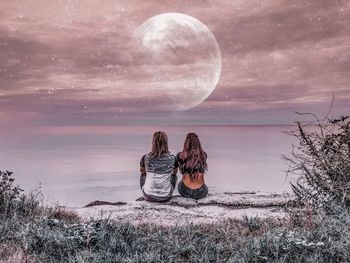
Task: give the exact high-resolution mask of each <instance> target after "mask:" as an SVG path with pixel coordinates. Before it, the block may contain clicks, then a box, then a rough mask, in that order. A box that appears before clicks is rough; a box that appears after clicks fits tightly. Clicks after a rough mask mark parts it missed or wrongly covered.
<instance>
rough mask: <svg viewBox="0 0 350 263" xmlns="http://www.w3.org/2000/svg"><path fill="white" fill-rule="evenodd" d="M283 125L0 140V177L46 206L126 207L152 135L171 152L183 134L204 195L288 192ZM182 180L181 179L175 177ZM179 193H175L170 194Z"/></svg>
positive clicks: (58, 133) (57, 133)
mask: <svg viewBox="0 0 350 263" xmlns="http://www.w3.org/2000/svg"><path fill="white" fill-rule="evenodd" d="M291 128H292V127H288V126H172V127H114V128H108V127H106V128H103V127H102V128H99V129H98V130H96V129H95V130H94V129H91V128H89V127H85V128H84V127H83V128H79V129H75V130H74V129H73V130H69V129H68V130H64V129H63V130H60V129H58V130H55V129H53V130H48V131H40V132H33V131H32V132H27V133H26V132H23V133H16V134H9V133H2V134H0V146H1V147H0V170H10V171H14V172H15V174H14V176H15V179H16V183H18V184H20V185H21V187H22V188H24V189H25V191H27V192H28V191H32V190H36V189H40V190H41V191H42V193H43V196H44V199H45V202H48V203H57V204H60V205H67V206H82V205H85V204H88V203H89V202H91V201H94V200H107V201H130V200H135V199H136V198H138V197H140V196H141V191H140V187H139V161H140V158H141V156H142V155H143V154H145V153H147V152H149V151H150V148H151V142H152V134H153V132H154V131H156V130H164V131H165V132H166V133H167V134H168V137H169V147H170V150H171V152H173V153H174V154H176V153H177V152H178V151H180V150H181V149H182V147H183V142H184V139H185V136H186V134H187V133H188V132H196V133H197V134H198V135H199V138H200V140H201V143H202V146H203V148H204V150H205V151H206V152H207V154H208V166H209V170H208V172H207V174H206V176H205V179H206V183H207V184H208V186H209V191H211V192H217V191H264V192H284V191H288V192H289V191H290V185H289V181H290V178H286V173H285V172H284V171H285V170H286V169H287V165H286V164H285V162H284V161H283V160H282V159H281V155H282V154H285V153H289V152H290V151H291V144H292V142H293V138H292V137H290V136H289V135H287V134H285V133H284V131H287V130H289V129H291ZM179 178H180V176H179ZM175 194H177V190H176V192H175Z"/></svg>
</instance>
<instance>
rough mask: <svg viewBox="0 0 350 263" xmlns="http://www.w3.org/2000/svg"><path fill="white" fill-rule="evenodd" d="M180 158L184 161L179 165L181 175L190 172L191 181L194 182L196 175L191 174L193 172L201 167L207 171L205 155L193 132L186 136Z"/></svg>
mask: <svg viewBox="0 0 350 263" xmlns="http://www.w3.org/2000/svg"><path fill="white" fill-rule="evenodd" d="M180 158H181V159H183V160H184V162H183V163H182V164H181V165H180V171H181V172H182V173H184V171H192V172H191V173H190V178H191V180H194V179H195V178H196V177H197V175H198V174H197V173H195V174H193V171H194V170H198V169H200V168H202V167H203V168H204V169H205V170H207V169H208V164H207V154H206V153H205V152H204V151H203V149H202V145H201V142H200V141H199V138H198V135H197V134H195V133H194V132H191V133H189V134H187V136H186V139H185V143H184V148H183V150H182V152H181V153H180Z"/></svg>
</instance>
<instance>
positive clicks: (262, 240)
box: [0, 117, 350, 263]
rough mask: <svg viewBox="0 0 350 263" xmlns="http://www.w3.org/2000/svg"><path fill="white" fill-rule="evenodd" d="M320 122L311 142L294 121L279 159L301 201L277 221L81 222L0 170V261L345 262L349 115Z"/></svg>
mask: <svg viewBox="0 0 350 263" xmlns="http://www.w3.org/2000/svg"><path fill="white" fill-rule="evenodd" d="M319 124H322V125H321V126H319V127H320V128H321V131H322V132H325V130H324V129H327V131H330V132H329V133H327V135H325V136H324V137H322V136H323V135H322V136H320V137H318V138H319V140H318V141H317V140H315V139H313V136H315V134H316V135H317V134H318V133H317V131H315V130H312V131H310V132H307V131H306V129H305V127H304V126H303V125H302V124H301V123H299V124H298V130H297V131H294V133H293V135H298V136H299V135H300V136H301V137H300V138H299V137H298V138H299V143H300V145H298V146H296V148H295V149H296V150H295V151H293V152H292V155H291V156H289V157H286V158H287V159H288V161H290V164H291V171H293V172H295V171H298V172H299V176H300V181H299V182H297V183H296V184H294V187H293V189H294V191H295V194H296V196H297V198H298V199H299V201H300V204H301V207H300V208H293V209H292V210H290V213H289V218H287V219H286V220H283V221H277V220H274V219H269V220H261V219H259V218H249V217H245V218H242V220H231V221H227V222H225V223H221V224H215V225H191V226H186V227H185V226H177V227H160V226H152V225H138V226H133V225H130V224H119V223H118V222H113V221H110V220H98V221H88V222H83V221H82V220H81V219H80V218H79V217H78V216H77V215H75V214H74V213H68V212H67V211H65V210H64V209H63V208H60V207H55V208H49V207H45V206H44V205H43V204H42V202H41V199H40V194H39V193H31V194H28V195H25V194H23V193H22V189H20V188H19V187H17V186H15V185H14V179H13V178H12V173H11V172H8V171H6V172H0V262H45V263H46V262H327V263H329V262H350V214H349V202H348V200H349V189H350V186H349V177H350V174H349V173H350V166H349V162H348V161H349V160H350V143H349V142H350V129H349V125H350V124H349V121H348V117H341V118H339V119H335V120H326V121H324V123H321V122H319ZM337 125H342V126H341V127H336V126H337ZM332 128H334V129H333V130H332ZM324 134H325V133H324ZM312 145H314V146H312ZM325 147H326V148H327V147H330V148H331V149H329V150H327V149H325ZM321 153H322V155H321ZM337 156H338V157H337ZM303 158H307V162H302V161H303V160H304V159H303ZM328 158H329V159H328ZM328 160H329V161H328ZM330 160H331V161H330ZM339 160H341V161H339ZM304 161H305V160H304ZM298 165H299V166H298ZM325 186H326V187H325ZM318 195H319V196H320V197H317V196H318Z"/></svg>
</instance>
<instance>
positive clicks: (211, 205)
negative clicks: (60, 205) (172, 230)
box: [64, 192, 295, 226]
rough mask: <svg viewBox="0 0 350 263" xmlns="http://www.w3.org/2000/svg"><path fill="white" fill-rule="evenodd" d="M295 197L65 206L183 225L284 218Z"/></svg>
mask: <svg viewBox="0 0 350 263" xmlns="http://www.w3.org/2000/svg"><path fill="white" fill-rule="evenodd" d="M294 205H295V201H294V200H293V196H292V195H291V194H289V193H265V192H223V193H214V194H213V193H212V194H209V195H208V196H207V197H205V198H203V199H200V200H194V199H187V198H183V197H181V196H178V195H176V196H173V197H172V198H171V199H170V200H169V201H168V202H165V203H152V202H147V201H143V200H142V201H130V202H108V201H99V200H96V201H94V202H91V203H89V204H87V205H86V206H84V207H64V208H65V209H66V210H68V211H72V212H74V213H76V214H77V215H78V216H79V217H81V218H82V220H83V221H88V220H91V219H93V220H96V219H106V218H108V219H110V220H114V221H116V222H118V223H131V224H134V225H138V224H144V223H149V224H155V225H168V226H171V225H184V224H188V223H192V224H207V223H209V224H211V223H220V222H222V221H225V220H230V219H242V218H243V216H247V217H259V218H269V217H272V218H276V219H282V218H284V217H285V216H286V210H285V208H288V207H293V206H294Z"/></svg>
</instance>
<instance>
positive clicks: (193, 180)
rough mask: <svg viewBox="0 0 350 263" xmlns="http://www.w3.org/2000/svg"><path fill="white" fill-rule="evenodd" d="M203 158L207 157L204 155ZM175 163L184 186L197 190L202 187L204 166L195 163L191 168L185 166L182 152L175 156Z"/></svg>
mask: <svg viewBox="0 0 350 263" xmlns="http://www.w3.org/2000/svg"><path fill="white" fill-rule="evenodd" d="M205 157H207V154H206V153H205ZM176 162H177V163H178V166H179V170H180V172H181V174H182V175H183V177H182V181H183V182H184V184H185V185H186V186H188V187H190V188H191V189H197V188H200V187H201V186H202V185H204V183H205V182H204V173H205V167H204V165H202V164H200V163H197V164H196V165H195V166H194V167H193V168H191V167H188V166H186V164H185V163H186V158H185V157H184V156H183V153H182V152H179V153H178V154H177V155H176Z"/></svg>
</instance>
